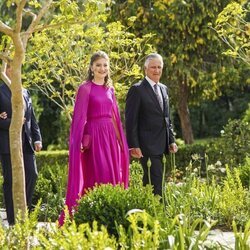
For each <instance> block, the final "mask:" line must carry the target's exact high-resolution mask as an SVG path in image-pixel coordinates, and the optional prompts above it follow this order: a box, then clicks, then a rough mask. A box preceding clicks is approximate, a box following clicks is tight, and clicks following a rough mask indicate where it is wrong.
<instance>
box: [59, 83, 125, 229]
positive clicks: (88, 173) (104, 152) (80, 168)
mask: <svg viewBox="0 0 250 250" xmlns="http://www.w3.org/2000/svg"><path fill="white" fill-rule="evenodd" d="M114 124H115V126H116V127H117V131H118V133H119V135H120V140H121V143H122V145H123V147H122V148H121V147H120V144H119V143H118V138H117V132H116V130H115V127H114ZM86 134H88V135H90V138H91V140H90V141H91V142H90V147H89V149H87V150H85V151H84V152H83V153H82V152H81V145H82V140H83V137H84V135H86ZM128 175H129V153H128V146H127V142H126V138H125V135H124V132H123V128H122V123H121V119H120V114H119V110H118V105H117V101H116V98H115V95H114V88H113V87H106V86H102V85H97V84H95V83H93V82H91V81H88V82H86V83H84V84H82V85H81V86H80V87H79V89H78V92H77V96H76V102H75V107H74V113H73V118H72V123H71V128H70V145H69V173H68V186H67V194H66V202H65V203H66V205H67V207H68V210H69V213H70V214H72V209H73V208H74V207H75V206H76V205H77V200H79V198H80V197H81V196H82V195H83V194H84V193H85V192H86V190H87V189H88V188H92V187H94V186H95V185H96V184H107V183H110V184H113V185H117V184H122V185H123V186H124V187H125V188H127V187H128ZM63 223H64V212H62V213H61V215H60V218H59V224H60V225H62V224H63Z"/></svg>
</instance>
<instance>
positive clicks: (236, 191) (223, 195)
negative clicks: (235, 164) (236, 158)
mask: <svg viewBox="0 0 250 250" xmlns="http://www.w3.org/2000/svg"><path fill="white" fill-rule="evenodd" d="M249 207H250V194H249V192H248V190H246V189H244V187H243V186H242V183H241V180H240V177H239V171H238V169H236V168H234V170H233V171H230V169H229V168H228V167H227V176H226V179H225V180H224V184H223V186H222V188H221V192H220V196H219V200H218V202H217V203H216V208H217V216H218V218H217V219H218V223H219V224H220V225H226V226H227V227H228V228H230V227H231V225H232V222H233V221H235V223H236V224H237V225H238V226H244V225H245V224H246V222H247V220H248V219H249V218H250V210H249Z"/></svg>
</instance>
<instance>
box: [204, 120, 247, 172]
mask: <svg viewBox="0 0 250 250" xmlns="http://www.w3.org/2000/svg"><path fill="white" fill-rule="evenodd" d="M249 152H250V126H249V123H248V122H247V121H243V120H230V121H229V122H228V124H227V125H226V126H225V127H224V130H223V131H222V135H221V138H220V140H216V142H215V143H211V144H210V145H208V147H207V154H208V156H209V159H210V161H212V162H213V163H214V162H216V161H217V160H220V161H221V162H222V164H223V165H225V164H229V166H232V167H237V166H238V165H239V164H242V163H243V162H244V160H245V158H246V156H247V155H248V154H249Z"/></svg>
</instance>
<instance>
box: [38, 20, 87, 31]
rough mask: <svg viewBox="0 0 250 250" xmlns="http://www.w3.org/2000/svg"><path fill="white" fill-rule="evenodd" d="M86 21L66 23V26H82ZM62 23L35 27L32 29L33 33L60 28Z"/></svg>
mask: <svg viewBox="0 0 250 250" xmlns="http://www.w3.org/2000/svg"><path fill="white" fill-rule="evenodd" d="M85 22H86V21H77V22H67V25H74V24H82V23H85ZM64 24H65V22H64V23H55V24H49V25H43V26H41V27H37V28H35V29H34V32H38V31H43V30H45V29H55V28H60V27H61V26H62V25H64Z"/></svg>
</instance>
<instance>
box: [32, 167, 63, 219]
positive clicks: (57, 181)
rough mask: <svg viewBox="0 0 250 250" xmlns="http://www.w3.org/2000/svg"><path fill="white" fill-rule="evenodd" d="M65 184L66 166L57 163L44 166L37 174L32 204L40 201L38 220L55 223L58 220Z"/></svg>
mask: <svg viewBox="0 0 250 250" xmlns="http://www.w3.org/2000/svg"><path fill="white" fill-rule="evenodd" d="M66 183H67V166H66V165H59V164H58V163H57V162H56V163H54V164H53V166H51V165H44V166H43V167H42V168H41V169H40V172H39V175H38V179H37V183H36V187H35V192H34V195H33V204H37V202H38V201H41V207H40V210H39V216H38V217H39V220H41V221H48V220H50V221H55V220H57V219H58V216H59V214H60V212H61V211H62V209H63V206H64V197H65V191H66Z"/></svg>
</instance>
